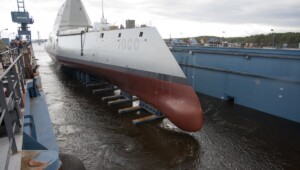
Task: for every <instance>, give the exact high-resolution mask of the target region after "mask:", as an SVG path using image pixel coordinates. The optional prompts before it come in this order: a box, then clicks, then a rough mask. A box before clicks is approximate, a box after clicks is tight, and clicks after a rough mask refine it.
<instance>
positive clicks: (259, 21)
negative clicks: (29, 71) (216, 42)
mask: <svg viewBox="0 0 300 170" xmlns="http://www.w3.org/2000/svg"><path fill="white" fill-rule="evenodd" d="M16 1H17V0H0V17H1V18H0V30H2V29H4V28H8V29H9V30H8V31H3V32H2V34H1V35H2V37H8V36H9V35H11V36H12V32H15V33H16V32H17V27H18V24H14V23H12V21H11V14H10V12H11V11H16V10H17V2H16ZM64 1H65V0H25V8H26V10H27V11H28V12H29V14H30V15H31V16H32V17H33V18H34V21H35V23H34V24H33V25H30V27H31V30H32V37H33V39H36V38H37V31H39V32H40V34H41V37H42V38H47V37H48V35H49V32H50V31H51V30H52V27H53V24H54V20H55V16H56V14H57V11H58V8H59V7H60V6H61V5H62V4H63V3H64ZM82 2H83V3H84V5H85V8H86V10H87V13H88V14H89V17H90V19H91V21H92V23H93V22H96V21H100V18H101V13H102V12H101V0H82ZM104 11H105V18H106V19H107V20H108V22H109V23H115V24H117V25H120V24H124V21H125V20H126V19H135V20H136V24H138V25H141V24H147V25H151V26H155V27H156V28H157V29H158V31H159V32H160V34H161V35H162V37H163V38H168V37H170V36H171V37H188V36H199V35H215V36H224V37H232V36H247V35H253V34H268V33H270V31H271V29H274V32H300V0H181V1H178V0H177V1H176V0H109V1H108V0H104Z"/></svg>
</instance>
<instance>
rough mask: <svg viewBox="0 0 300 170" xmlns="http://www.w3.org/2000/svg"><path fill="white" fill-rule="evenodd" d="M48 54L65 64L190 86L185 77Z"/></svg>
mask: <svg viewBox="0 0 300 170" xmlns="http://www.w3.org/2000/svg"><path fill="white" fill-rule="evenodd" d="M48 53H49V54H50V55H52V56H56V59H57V60H61V61H62V62H64V61H65V62H71V63H75V64H78V65H86V66H92V67H94V68H102V69H107V70H114V71H119V72H123V73H129V74H133V75H138V76H142V77H148V78H152V79H158V80H162V81H168V82H172V83H178V84H183V85H189V83H188V81H187V79H186V78H183V77H178V76H171V75H167V74H161V73H155V72H150V71H144V70H138V69H132V68H128V67H121V66H114V65H109V64H103V63H96V62H92V61H86V60H79V59H75V58H69V57H62V56H57V55H54V54H52V53H50V52H48Z"/></svg>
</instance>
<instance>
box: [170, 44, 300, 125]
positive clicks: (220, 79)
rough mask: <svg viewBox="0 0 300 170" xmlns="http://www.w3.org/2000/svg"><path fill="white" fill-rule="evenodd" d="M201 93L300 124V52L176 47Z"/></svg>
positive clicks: (192, 83)
mask: <svg viewBox="0 0 300 170" xmlns="http://www.w3.org/2000/svg"><path fill="white" fill-rule="evenodd" d="M171 52H172V53H173V55H174V56H175V58H176V60H177V61H178V63H179V64H180V66H181V68H182V70H183V71H184V73H185V74H186V76H187V78H188V81H189V83H190V84H191V85H192V86H193V88H194V89H195V91H197V92H198V93H202V94H206V95H209V96H213V97H216V98H220V99H223V100H229V101H232V102H234V103H236V104H239V105H242V106H246V107H249V108H253V109H256V110H259V111H262V112H266V113H269V114H272V115H275V116H278V117H282V118H285V119H288V120H292V121H295V122H300V105H299V96H300V50H279V49H243V48H221V47H196V46H173V47H171Z"/></svg>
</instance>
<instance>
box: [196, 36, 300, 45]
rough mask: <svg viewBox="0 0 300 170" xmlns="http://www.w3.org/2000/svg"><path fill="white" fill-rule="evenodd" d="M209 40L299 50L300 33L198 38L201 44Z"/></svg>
mask: <svg viewBox="0 0 300 170" xmlns="http://www.w3.org/2000/svg"><path fill="white" fill-rule="evenodd" d="M209 38H218V39H220V40H221V41H227V42H228V43H241V44H246V43H253V44H254V46H261V47H272V46H274V47H279V48H280V47H283V46H286V47H289V48H298V47H299V43H300V33H293V32H288V33H270V34H260V35H251V36H247V37H228V38H224V37H215V36H199V37H196V40H197V41H198V42H201V39H202V40H203V39H205V40H208V39H209Z"/></svg>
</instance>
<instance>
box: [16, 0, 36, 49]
mask: <svg viewBox="0 0 300 170" xmlns="http://www.w3.org/2000/svg"><path fill="white" fill-rule="evenodd" d="M17 5H18V11H12V12H11V18H12V21H13V22H15V23H18V24H21V27H19V29H18V35H19V37H21V36H22V35H25V37H26V40H27V41H28V42H29V43H31V31H30V30H29V27H28V24H33V23H34V20H33V18H32V17H29V13H28V12H27V11H26V10H25V3H24V0H17Z"/></svg>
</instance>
